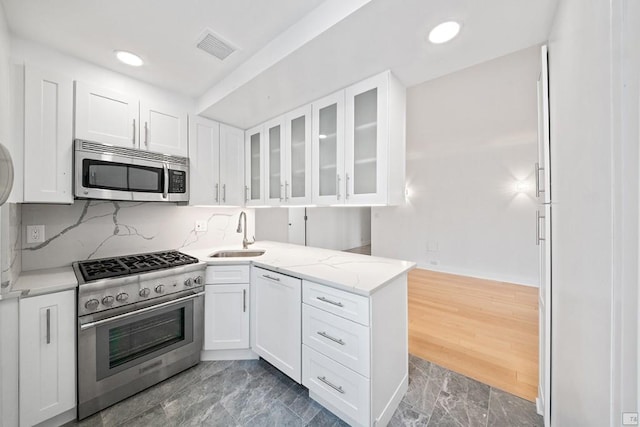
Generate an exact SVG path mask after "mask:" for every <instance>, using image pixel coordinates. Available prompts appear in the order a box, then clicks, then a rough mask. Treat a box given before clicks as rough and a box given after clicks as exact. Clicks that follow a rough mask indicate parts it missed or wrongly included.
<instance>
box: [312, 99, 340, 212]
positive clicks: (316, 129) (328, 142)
mask: <svg viewBox="0 0 640 427" xmlns="http://www.w3.org/2000/svg"><path fill="white" fill-rule="evenodd" d="M312 114H313V121H312V122H313V134H312V155H311V158H312V171H313V175H312V179H311V183H312V186H313V192H312V202H313V203H314V204H317V205H334V204H341V203H344V194H345V193H344V178H345V177H344V91H340V92H337V93H334V94H333V95H330V96H328V97H326V98H323V99H321V100H319V101H317V102H314V103H313V104H312Z"/></svg>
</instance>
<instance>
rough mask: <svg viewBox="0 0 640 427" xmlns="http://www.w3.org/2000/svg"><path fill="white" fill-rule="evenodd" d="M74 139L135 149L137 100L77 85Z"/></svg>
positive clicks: (116, 93) (92, 87)
mask: <svg viewBox="0 0 640 427" xmlns="http://www.w3.org/2000/svg"><path fill="white" fill-rule="evenodd" d="M75 99H76V104H75V119H76V120H75V138H79V139H86V140H88V141H94V142H100V143H103V144H112V145H119V146H122V147H129V148H138V136H139V128H138V125H139V124H138V116H139V114H138V113H139V110H138V98H137V97H135V96H132V95H129V94H124V93H120V92H116V91H113V90H110V89H104V88H101V87H98V86H93V85H90V84H87V83H83V82H78V81H76V94H75Z"/></svg>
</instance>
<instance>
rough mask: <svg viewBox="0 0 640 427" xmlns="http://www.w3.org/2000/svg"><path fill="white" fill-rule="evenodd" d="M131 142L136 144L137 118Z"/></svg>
mask: <svg viewBox="0 0 640 427" xmlns="http://www.w3.org/2000/svg"><path fill="white" fill-rule="evenodd" d="M131 143H132V144H133V146H134V147H135V145H136V119H133V138H131Z"/></svg>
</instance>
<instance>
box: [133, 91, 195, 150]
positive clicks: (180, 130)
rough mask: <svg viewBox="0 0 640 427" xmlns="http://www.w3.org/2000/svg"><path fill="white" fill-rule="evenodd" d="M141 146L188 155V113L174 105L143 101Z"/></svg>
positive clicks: (141, 107) (141, 109)
mask: <svg viewBox="0 0 640 427" xmlns="http://www.w3.org/2000/svg"><path fill="white" fill-rule="evenodd" d="M140 148H142V149H145V150H149V151H155V152H157V153H163V154H173V155H176V156H184V157H186V156H187V154H188V149H187V114H186V113H185V112H184V111H183V110H181V109H179V108H176V107H174V106H173V105H167V104H162V103H151V102H149V101H141V102H140Z"/></svg>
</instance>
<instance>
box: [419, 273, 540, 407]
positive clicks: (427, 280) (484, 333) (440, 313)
mask: <svg viewBox="0 0 640 427" xmlns="http://www.w3.org/2000/svg"><path fill="white" fill-rule="evenodd" d="M409 352H410V353H412V354H414V355H416V356H419V357H421V358H424V359H427V360H429V361H431V362H434V363H436V364H438V365H442V366H444V367H446V368H448V369H451V370H452V371H455V372H459V373H461V374H463V375H466V376H468V377H471V378H474V379H476V380H478V381H481V382H483V383H485V384H489V385H491V386H493V387H496V388H499V389H502V390H504V391H507V392H509V393H512V394H515V395H516V396H520V397H522V398H524V399H527V400H530V401H535V398H536V396H537V389H538V289H537V288H532V287H527V286H520V285H513V284H510V283H503V282H495V281H491V280H483V279H476V278H472V277H465V276H456V275H452V274H445V273H437V272H432V271H428V270H421V269H416V270H413V271H412V272H411V273H410V274H409Z"/></svg>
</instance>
